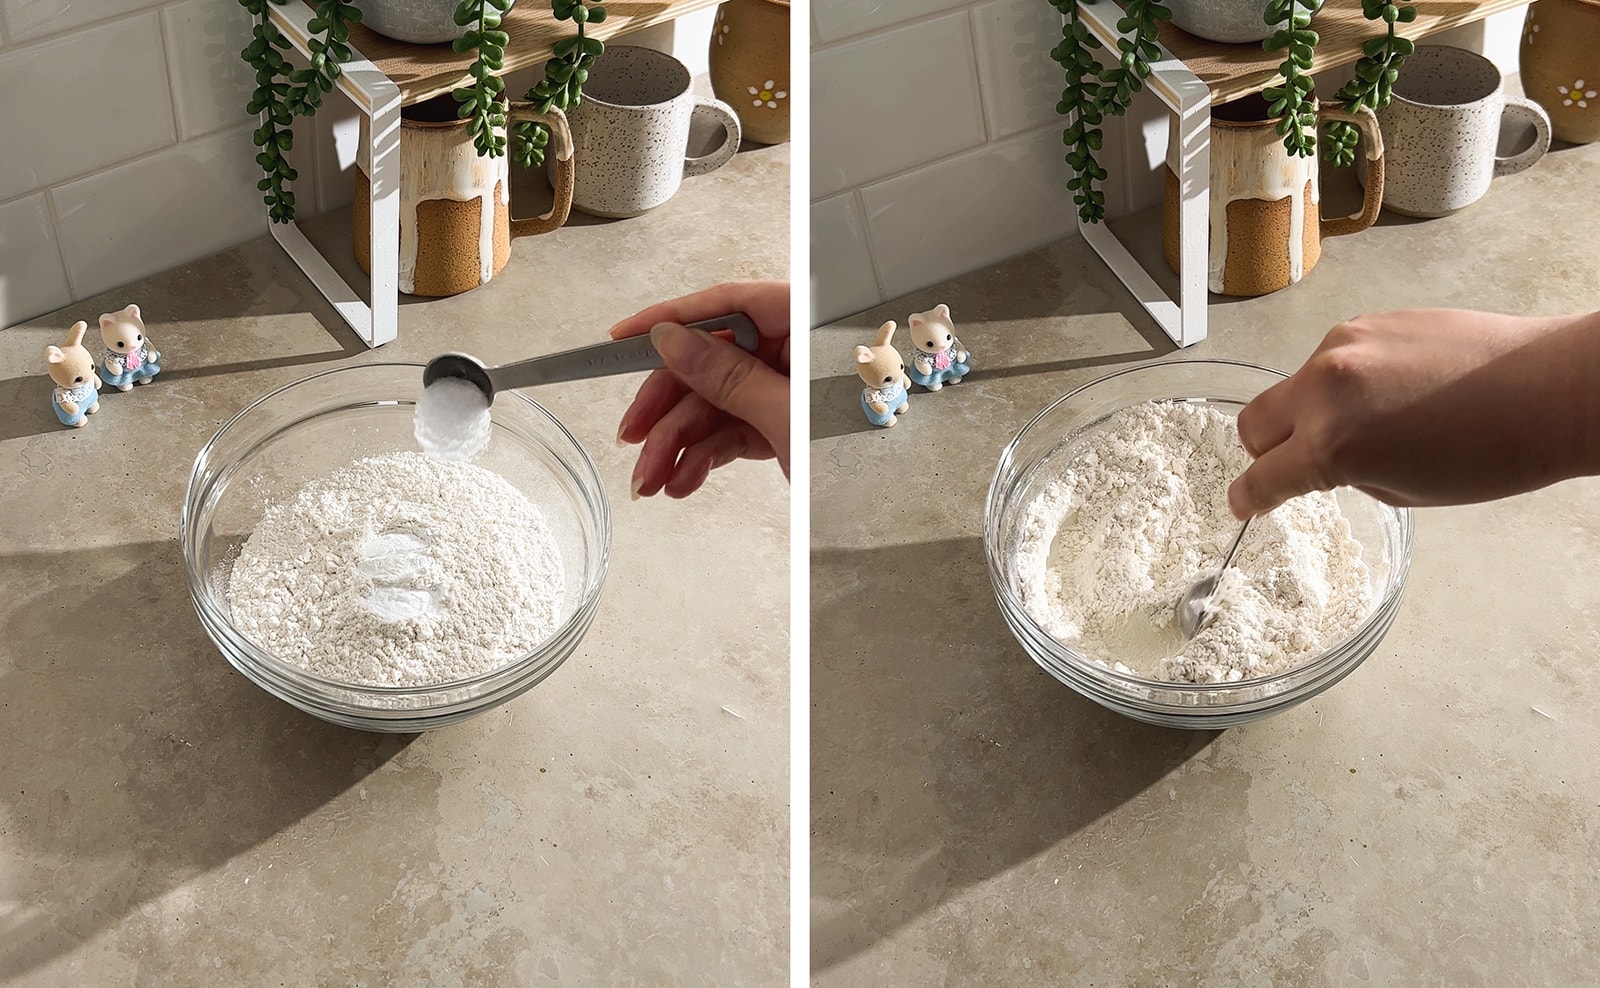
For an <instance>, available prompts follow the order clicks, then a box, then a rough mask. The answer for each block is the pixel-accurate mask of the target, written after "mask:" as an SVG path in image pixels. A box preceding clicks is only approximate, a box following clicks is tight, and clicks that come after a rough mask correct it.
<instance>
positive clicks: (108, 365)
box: [100, 305, 161, 391]
mask: <svg viewBox="0 0 1600 988" xmlns="http://www.w3.org/2000/svg"><path fill="white" fill-rule="evenodd" d="M100 339H101V340H103V341H104V342H105V345H106V348H105V350H104V351H103V352H102V353H101V354H100V370H101V372H102V373H103V375H104V376H105V380H106V383H107V384H109V385H111V386H112V387H113V388H116V389H117V390H118V391H128V390H131V389H132V388H133V386H134V385H135V384H149V383H150V381H151V379H152V378H154V377H155V376H156V375H157V374H159V373H161V354H160V353H159V352H158V351H157V350H156V348H155V344H153V343H151V342H150V337H148V336H146V335H145V332H144V320H143V319H141V318H139V307H138V306H137V305H130V306H128V307H127V308H125V309H121V310H119V311H117V312H107V313H105V314H103V315H102V316H101V317H100Z"/></svg>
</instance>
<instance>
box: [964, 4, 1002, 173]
mask: <svg viewBox="0 0 1600 988" xmlns="http://www.w3.org/2000/svg"><path fill="white" fill-rule="evenodd" d="M967 50H968V52H969V53H971V55H972V79H973V81H974V82H975V83H977V88H978V116H979V117H981V118H982V119H983V143H984V144H992V143H994V139H995V137H994V132H995V124H994V121H992V120H990V119H989V101H988V100H986V99H984V98H983V96H984V93H983V54H982V53H981V52H980V51H979V50H978V8H977V6H971V7H968V8H967Z"/></svg>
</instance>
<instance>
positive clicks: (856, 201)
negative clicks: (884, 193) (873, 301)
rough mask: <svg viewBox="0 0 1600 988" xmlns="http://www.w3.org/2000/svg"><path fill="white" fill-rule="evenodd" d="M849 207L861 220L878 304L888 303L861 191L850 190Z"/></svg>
mask: <svg viewBox="0 0 1600 988" xmlns="http://www.w3.org/2000/svg"><path fill="white" fill-rule="evenodd" d="M850 197H851V198H850V206H851V208H852V209H854V210H855V211H856V215H857V216H858V217H860V218H861V232H862V234H863V235H864V236H865V237H866V240H867V263H868V264H870V265H871V266H872V281H873V284H874V285H875V286H876V287H877V289H878V304H879V305H882V304H883V303H885V302H887V301H889V296H888V295H887V294H886V293H885V292H884V290H883V273H882V272H881V271H879V270H878V268H879V264H878V251H877V248H876V246H875V245H874V244H873V242H872V224H871V223H869V222H868V221H867V203H866V200H864V199H862V198H861V190H860V189H859V188H857V189H851V190H850Z"/></svg>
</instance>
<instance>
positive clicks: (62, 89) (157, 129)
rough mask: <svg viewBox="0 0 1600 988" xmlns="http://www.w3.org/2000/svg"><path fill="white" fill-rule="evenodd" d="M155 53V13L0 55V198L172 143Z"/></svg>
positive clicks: (166, 93)
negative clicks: (0, 141)
mask: <svg viewBox="0 0 1600 988" xmlns="http://www.w3.org/2000/svg"><path fill="white" fill-rule="evenodd" d="M161 51H162V40H161V19H160V17H159V16H158V15H157V14H156V13H155V12H154V11H152V12H150V13H148V14H142V15H140V16H138V17H133V18H127V19H123V20H119V21H113V22H112V23H110V24H103V25H100V26H98V27H94V28H91V29H89V30H86V31H80V32H78V33H76V34H73V35H69V36H66V37H61V38H52V39H50V40H48V41H43V42H40V43H38V44H33V45H27V46H25V47H23V48H20V49H16V50H14V51H8V52H4V53H0V134H4V135H5V145H6V151H5V153H3V154H0V202H3V201H5V200H7V199H11V198H13V197H15V196H19V195H22V194H24V193H27V192H32V191H34V190H36V189H40V188H43V187H46V186H49V185H53V184H55V183H57V182H60V181H62V180H64V179H69V178H73V177H76V176H79V175H84V174H87V173H89V172H93V171H97V170H99V169H101V168H104V167H106V166H108V165H111V164H114V163H116V162H119V161H126V160H128V159H129V158H131V157H134V156H136V155H140V154H143V153H145V152H148V151H153V150H155V149H156V148H159V147H164V146H166V145H168V144H171V143H172V142H173V141H174V140H176V139H177V135H176V133H175V130H174V127H173V119H172V95H171V92H170V90H169V88H168V85H167V69H166V63H165V59H163V58H162V57H161ZM134 53H148V54H147V57H137V56H136V55H135V54H134ZM24 149H25V150H24Z"/></svg>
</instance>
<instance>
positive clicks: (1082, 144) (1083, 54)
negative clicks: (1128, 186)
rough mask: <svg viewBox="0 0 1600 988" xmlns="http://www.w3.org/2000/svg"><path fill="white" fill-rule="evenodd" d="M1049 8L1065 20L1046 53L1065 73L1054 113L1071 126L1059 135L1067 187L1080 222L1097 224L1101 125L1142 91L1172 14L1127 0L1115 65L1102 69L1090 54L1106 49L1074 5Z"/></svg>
mask: <svg viewBox="0 0 1600 988" xmlns="http://www.w3.org/2000/svg"><path fill="white" fill-rule="evenodd" d="M1084 2H1086V3H1093V2H1094V0H1084ZM1050 3H1051V5H1052V6H1054V7H1055V8H1056V9H1057V10H1059V11H1061V13H1062V14H1064V15H1065V16H1066V18H1067V20H1066V23H1065V25H1064V26H1063V27H1062V29H1061V43H1060V44H1059V45H1057V46H1056V47H1055V48H1054V49H1053V50H1052V51H1051V52H1050V57H1051V58H1053V59H1055V60H1056V62H1058V63H1059V64H1060V65H1061V67H1062V69H1063V70H1064V71H1065V73H1066V88H1065V89H1063V90H1062V92H1061V101H1060V102H1059V103H1057V104H1056V111H1057V112H1058V113H1061V114H1063V115H1066V116H1067V117H1069V118H1070V121H1071V122H1070V123H1069V124H1068V125H1067V128H1066V130H1065V131H1063V132H1062V135H1061V140H1062V143H1063V144H1065V145H1066V147H1067V155H1066V160H1067V164H1069V165H1071V166H1072V172H1073V176H1072V178H1071V179H1069V180H1068V181H1067V187H1068V188H1069V189H1071V190H1072V201H1073V203H1074V204H1075V205H1076V206H1077V207H1078V215H1079V216H1080V217H1081V218H1082V219H1083V221H1084V222H1086V223H1099V222H1101V221H1102V220H1104V219H1105V214H1106V197H1105V193H1104V192H1102V191H1100V190H1099V189H1098V188H1096V184H1097V183H1099V182H1102V181H1104V180H1105V178H1106V171H1105V169H1103V168H1101V167H1100V164H1099V162H1097V161H1096V160H1095V152H1097V151H1099V150H1100V148H1101V147H1102V145H1103V143H1104V140H1105V136H1104V134H1103V132H1102V131H1101V130H1100V124H1101V123H1103V122H1104V121H1105V118H1106V116H1108V115H1110V116H1120V115H1122V114H1124V113H1126V112H1127V111H1128V106H1129V104H1130V103H1131V102H1132V100H1133V96H1134V94H1135V93H1137V92H1139V91H1140V90H1141V89H1143V88H1144V80H1145V79H1147V78H1148V77H1149V75H1150V61H1151V60H1152V59H1154V58H1158V57H1159V56H1160V54H1161V49H1160V47H1159V46H1158V45H1157V44H1156V39H1157V37H1158V35H1159V34H1160V30H1161V25H1162V24H1163V23H1164V22H1166V21H1169V20H1171V19H1172V12H1171V11H1170V10H1168V9H1167V8H1166V7H1164V6H1162V5H1161V4H1160V3H1158V2H1156V0H1127V4H1126V6H1125V7H1124V10H1123V16H1122V18H1121V19H1120V20H1119V21H1118V22H1117V30H1118V31H1120V32H1121V33H1122V34H1123V35H1125V37H1122V38H1120V39H1118V42H1117V52H1116V55H1115V59H1116V64H1115V65H1113V66H1112V67H1111V68H1102V67H1101V66H1100V63H1099V61H1098V60H1096V58H1095V56H1094V52H1095V50H1096V49H1101V50H1104V48H1105V46H1104V45H1102V44H1101V43H1100V40H1099V39H1098V38H1096V37H1095V36H1094V35H1093V34H1091V33H1090V32H1089V28H1088V25H1086V24H1084V23H1083V20H1082V18H1081V16H1080V14H1079V11H1078V4H1077V2H1076V0H1050Z"/></svg>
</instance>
